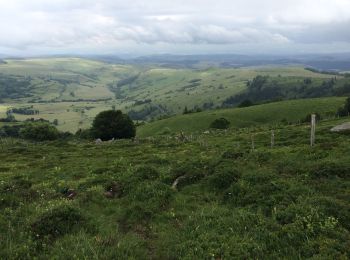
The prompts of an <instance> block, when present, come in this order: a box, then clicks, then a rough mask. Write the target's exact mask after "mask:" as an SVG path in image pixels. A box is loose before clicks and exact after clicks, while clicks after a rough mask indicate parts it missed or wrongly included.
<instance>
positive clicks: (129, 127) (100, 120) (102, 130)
mask: <svg viewBox="0 0 350 260" xmlns="http://www.w3.org/2000/svg"><path fill="white" fill-rule="evenodd" d="M91 130H92V134H93V136H94V137H95V138H101V139H102V140H103V141H107V140H110V139H113V138H118V139H126V138H132V137H135V135H136V127H135V125H134V122H133V121H132V120H131V119H130V118H129V116H128V115H126V114H123V113H122V111H120V110H117V111H115V110H108V111H103V112H101V113H99V114H98V115H97V116H96V117H95V119H94V122H93V123H92V129H91Z"/></svg>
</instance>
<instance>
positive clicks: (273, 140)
mask: <svg viewBox="0 0 350 260" xmlns="http://www.w3.org/2000/svg"><path fill="white" fill-rule="evenodd" d="M274 146H275V131H274V130H271V148H273V147H274Z"/></svg>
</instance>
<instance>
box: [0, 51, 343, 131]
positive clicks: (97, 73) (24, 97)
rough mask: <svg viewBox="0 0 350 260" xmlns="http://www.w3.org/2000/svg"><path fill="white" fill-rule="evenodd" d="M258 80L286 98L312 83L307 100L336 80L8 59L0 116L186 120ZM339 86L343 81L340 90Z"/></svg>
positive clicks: (69, 124)
mask: <svg viewBox="0 0 350 260" xmlns="http://www.w3.org/2000/svg"><path fill="white" fill-rule="evenodd" d="M258 75H261V76H268V77H269V79H270V82H271V84H277V85H279V86H280V87H281V89H287V90H288V91H287V92H288V93H289V94H288V95H287V99H295V98H300V97H298V96H297V93H298V90H296V87H298V86H301V85H303V84H305V83H304V81H305V79H311V81H312V83H311V84H309V85H307V86H305V89H303V90H304V91H305V93H306V94H307V95H308V96H309V95H311V96H312V93H314V92H315V93H316V94H315V95H321V96H322V95H324V93H323V92H320V93H319V94H317V93H318V92H317V90H318V88H319V87H322V86H323V84H325V82H327V81H329V80H330V79H332V78H333V77H334V76H333V75H328V74H320V73H315V72H312V71H310V70H306V69H304V68H303V67H300V66H299V67H298V66H280V67H277V66H258V67H246V68H216V67H213V68H212V67H208V68H205V69H185V68H182V69H174V68H166V67H159V66H153V65H152V66H151V65H142V64H140V65H129V64H109V63H104V62H99V61H93V60H88V59H81V58H43V59H24V60H13V59H10V60H6V64H1V65H0V104H1V105H0V117H4V116H5V114H6V110H7V109H8V108H25V107H32V109H35V110H38V111H39V114H36V115H20V114H14V115H15V117H16V119H17V120H25V119H28V118H43V119H46V120H50V121H53V120H55V119H57V120H58V128H59V129H60V130H64V131H71V132H75V131H76V130H77V129H79V128H87V127H89V126H90V124H91V122H92V119H93V117H94V116H95V115H96V114H97V113H98V112H100V111H102V110H105V109H111V108H112V107H113V108H115V109H121V110H122V111H124V112H126V113H129V114H130V115H131V116H132V118H133V119H134V120H135V121H147V120H150V119H157V118H159V117H160V116H169V115H177V114H182V112H183V111H184V109H185V108H188V109H189V110H191V109H202V110H208V109H210V110H212V109H215V108H218V107H221V106H222V104H223V102H225V100H226V99H227V98H228V97H231V96H235V95H239V94H240V93H244V91H246V90H247V84H248V82H250V81H252V80H253V79H254V78H255V77H257V76H258ZM337 78H339V79H340V80H342V76H337ZM342 84H343V83H342V81H339V80H338V81H336V82H335V87H340V88H341V87H342V86H343V85H342ZM344 84H345V83H344ZM338 85H339V86H338ZM309 92H310V93H311V94H308V93H309ZM171 120H174V119H171ZM243 121H244V120H243ZM165 122H168V121H165ZM169 122H170V121H169ZM159 124H162V123H159ZM170 127H171V126H170ZM198 127H199V128H200V129H202V128H203V127H204V125H203V126H198ZM172 128H174V127H172ZM190 128H191V127H190ZM142 131H143V130H142ZM142 133H143V132H142Z"/></svg>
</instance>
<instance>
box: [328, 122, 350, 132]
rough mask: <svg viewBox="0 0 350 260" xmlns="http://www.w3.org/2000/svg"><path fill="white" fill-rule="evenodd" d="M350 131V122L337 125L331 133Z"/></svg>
mask: <svg viewBox="0 0 350 260" xmlns="http://www.w3.org/2000/svg"><path fill="white" fill-rule="evenodd" d="M346 131H350V122H347V123H343V124H341V125H337V126H335V127H333V128H332V129H331V132H346Z"/></svg>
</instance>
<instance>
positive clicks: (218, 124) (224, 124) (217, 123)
mask: <svg viewBox="0 0 350 260" xmlns="http://www.w3.org/2000/svg"><path fill="white" fill-rule="evenodd" d="M229 126H230V122H229V121H228V120H227V119H226V118H223V117H222V118H219V119H215V120H214V121H213V122H212V123H211V124H210V128H216V129H227V128H229Z"/></svg>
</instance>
